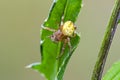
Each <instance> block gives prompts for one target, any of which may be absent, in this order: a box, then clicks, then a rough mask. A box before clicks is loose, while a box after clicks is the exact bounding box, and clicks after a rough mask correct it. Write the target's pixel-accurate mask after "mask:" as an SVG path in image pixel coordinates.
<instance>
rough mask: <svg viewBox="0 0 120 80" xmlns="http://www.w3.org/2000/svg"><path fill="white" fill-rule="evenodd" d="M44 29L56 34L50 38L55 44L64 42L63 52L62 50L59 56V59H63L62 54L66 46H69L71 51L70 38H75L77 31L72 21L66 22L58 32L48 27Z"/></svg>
mask: <svg viewBox="0 0 120 80" xmlns="http://www.w3.org/2000/svg"><path fill="white" fill-rule="evenodd" d="M42 28H43V29H45V30H48V31H52V32H54V33H53V34H52V35H51V36H50V38H51V40H52V41H54V42H58V41H63V42H64V44H63V47H62V50H61V54H60V55H59V56H58V58H59V57H61V56H62V54H63V53H64V49H65V46H66V44H68V46H69V48H70V51H71V44H70V37H74V36H75V29H76V27H75V26H74V24H73V22H72V21H66V22H65V23H64V24H63V25H61V26H60V27H59V29H58V30H54V29H51V28H48V27H42Z"/></svg>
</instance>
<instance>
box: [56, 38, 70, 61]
mask: <svg viewBox="0 0 120 80" xmlns="http://www.w3.org/2000/svg"><path fill="white" fill-rule="evenodd" d="M67 43H68V42H67V39H65V40H64V44H63V46H62V50H61V52H60V55H59V56H58V57H57V59H59V58H61V57H62V55H63V53H64V51H65V47H66V44H67Z"/></svg>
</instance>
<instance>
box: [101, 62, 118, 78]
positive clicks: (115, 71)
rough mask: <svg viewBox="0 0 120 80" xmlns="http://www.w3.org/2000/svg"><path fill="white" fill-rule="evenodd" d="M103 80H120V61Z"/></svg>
mask: <svg viewBox="0 0 120 80" xmlns="http://www.w3.org/2000/svg"><path fill="white" fill-rule="evenodd" d="M102 80H120V61H119V62H116V63H115V64H113V65H112V67H111V68H110V69H109V70H108V72H107V73H106V74H105V76H104V77H103V78H102Z"/></svg>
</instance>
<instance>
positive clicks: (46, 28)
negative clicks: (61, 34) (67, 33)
mask: <svg viewBox="0 0 120 80" xmlns="http://www.w3.org/2000/svg"><path fill="white" fill-rule="evenodd" d="M41 28H42V29H45V30H48V31H51V32H55V31H56V30H55V29H52V28H48V27H44V26H41Z"/></svg>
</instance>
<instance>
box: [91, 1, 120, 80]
mask: <svg viewBox="0 0 120 80" xmlns="http://www.w3.org/2000/svg"><path fill="white" fill-rule="evenodd" d="M119 14H120V0H116V3H115V6H114V9H113V12H112V15H111V18H110V21H109V24H108V26H107V29H106V33H105V36H104V39H103V42H102V45H101V48H100V51H99V55H98V58H97V61H96V64H95V67H94V70H93V74H92V78H91V80H101V77H102V73H103V70H104V65H105V62H106V58H107V55H108V52H109V49H110V46H111V43H112V40H113V37H114V34H115V32H116V28H117V25H118V19H119V16H120V15H119Z"/></svg>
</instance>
